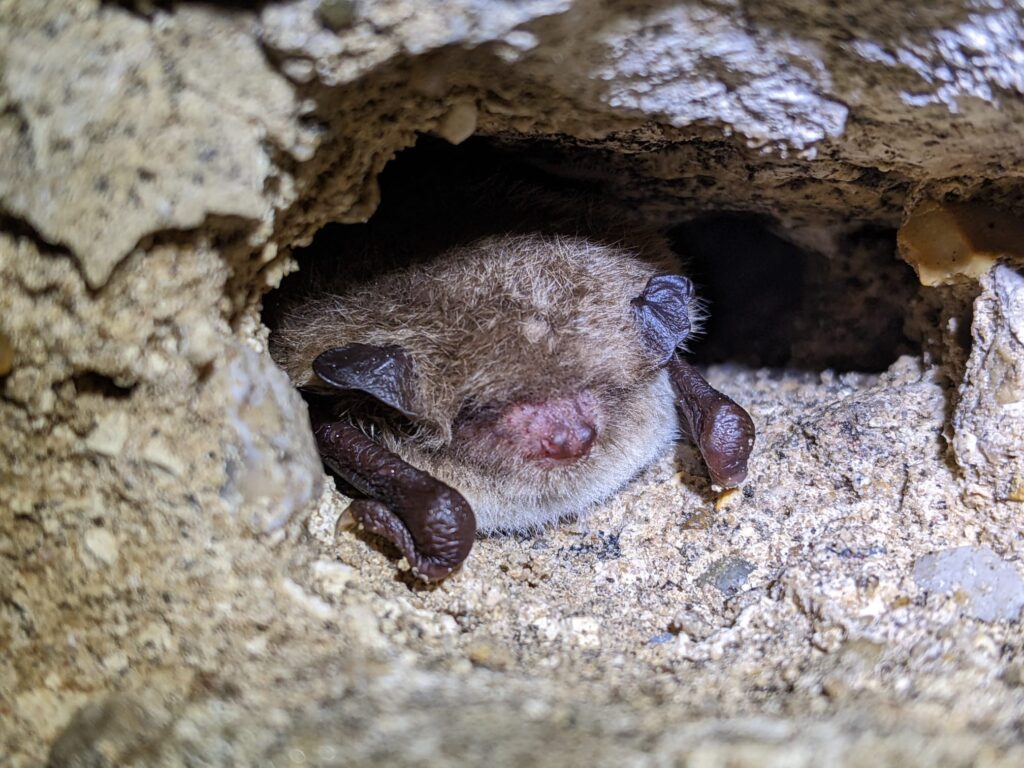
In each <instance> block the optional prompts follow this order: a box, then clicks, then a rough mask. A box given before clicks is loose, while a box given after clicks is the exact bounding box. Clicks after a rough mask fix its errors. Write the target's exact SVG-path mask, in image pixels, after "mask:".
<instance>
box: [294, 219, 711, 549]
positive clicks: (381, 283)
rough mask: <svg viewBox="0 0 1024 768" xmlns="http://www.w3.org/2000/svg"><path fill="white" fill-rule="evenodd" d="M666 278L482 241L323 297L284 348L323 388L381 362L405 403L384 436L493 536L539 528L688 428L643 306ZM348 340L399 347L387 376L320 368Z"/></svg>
mask: <svg viewBox="0 0 1024 768" xmlns="http://www.w3.org/2000/svg"><path fill="white" fill-rule="evenodd" d="M656 272H657V265H655V264H652V263H649V262H646V261H644V260H642V259H640V258H638V257H636V256H634V255H633V254H631V253H630V252H628V251H625V250H623V249H619V248H613V247H610V246H606V245H600V244H597V243H593V242H588V241H585V240H581V239H578V238H565V237H562V238H555V237H545V236H539V235H536V236H516V237H505V236H500V237H491V238H485V239H483V240H480V241H477V242H475V243H473V244H471V245H469V246H463V247H461V248H455V249H451V250H450V251H449V252H448V253H446V254H443V256H442V257H439V258H435V259H433V260H431V261H430V262H427V263H426V264H419V265H415V266H412V267H409V268H407V269H405V270H400V271H396V272H392V273H388V274H384V275H382V276H379V277H377V278H375V279H372V280H370V281H368V282H367V283H364V284H362V285H358V286H352V287H350V288H349V289H348V290H347V291H341V292H339V293H336V294H334V295H332V296H329V297H318V299H317V301H318V305H317V311H316V312H314V313H312V314H310V312H309V307H308V306H306V307H305V308H304V309H303V314H301V315H299V316H298V317H293V322H294V323H295V324H294V325H291V326H290V327H289V326H288V325H285V326H283V327H282V328H280V329H278V332H277V334H276V338H275V345H274V348H275V356H276V357H277V358H278V360H279V361H280V362H283V363H284V364H285V367H286V368H287V369H289V372H290V373H292V375H293V378H295V379H296V381H297V383H299V384H300V385H305V386H310V387H312V388H314V389H316V388H319V389H324V388H325V386H324V385H326V388H328V389H340V388H346V387H347V385H348V384H351V381H348V382H346V381H345V380H344V379H345V377H346V376H347V377H349V378H351V377H352V376H357V377H363V378H366V377H367V376H368V368H367V366H370V367H373V366H377V367H376V368H374V373H373V376H376V377H377V379H376V380H375V381H372V382H364V384H366V386H365V387H363V389H362V391H364V392H365V390H366V388H371V389H373V390H374V392H373V399H374V400H375V401H376V403H377V404H379V403H381V402H383V403H385V404H387V405H388V406H389V407H390V408H392V409H393V410H394V411H395V412H394V414H392V415H393V416H394V418H390V419H389V418H385V419H384V420H383V421H382V420H380V419H379V418H378V419H377V420H376V421H374V426H375V434H377V435H379V439H380V440H381V442H382V443H383V444H384V445H386V446H387V447H388V448H389V449H391V450H393V451H394V452H395V453H396V454H397V455H398V456H400V457H401V458H402V459H404V460H405V461H407V462H409V463H410V464H412V465H413V466H416V467H419V468H420V469H423V470H425V471H427V472H428V473H429V474H431V475H433V476H434V477H437V478H438V479H440V480H442V481H443V482H445V483H447V484H449V485H451V486H452V487H453V488H456V489H457V490H459V491H460V493H462V494H463V495H464V496H465V497H466V499H467V500H468V501H469V503H470V505H471V506H472V507H473V509H474V512H475V514H476V518H477V522H478V526H479V528H480V529H481V530H495V529H513V530H522V529H526V528H531V527H536V526H538V525H541V524H543V523H546V522H551V521H553V520H555V519H557V518H558V517H561V516H563V515H566V514H572V513H577V512H580V511H582V510H583V509H585V508H586V507H587V506H588V505H590V504H592V503H594V502H595V501H598V500H600V499H601V498H603V497H604V496H607V495H608V494H609V493H611V492H613V491H614V490H615V489H616V488H617V487H619V486H621V485H622V484H623V483H624V482H626V481H627V480H628V479H629V478H630V477H631V476H632V475H634V474H635V473H636V472H637V471H639V470H640V469H641V468H642V467H643V466H644V465H645V464H647V463H649V462H650V461H652V460H653V459H654V458H655V457H656V456H658V455H660V454H661V453H662V452H663V451H664V450H666V449H667V447H668V446H669V444H670V443H671V441H672V440H673V438H674V437H675V435H676V434H677V431H678V428H677V416H676V412H675V407H674V396H673V394H672V389H671V386H670V385H669V383H668V380H667V377H666V374H665V372H664V370H663V368H662V365H663V363H664V360H663V359H661V358H662V357H664V356H665V349H664V348H663V345H662V347H659V346H658V343H657V340H656V339H655V340H653V341H652V340H651V339H648V338H647V336H649V335H650V330H649V329H650V328H652V327H654V326H655V324H654V323H650V322H646V323H645V322H644V321H643V318H642V317H638V315H640V314H641V313H640V312H639V311H638V308H637V306H635V305H634V304H633V303H631V302H633V300H634V299H636V297H637V296H639V295H640V294H641V293H642V292H643V291H644V288H645V286H646V285H647V283H648V281H649V280H650V279H651V278H652V277H653V276H654V275H655V274H656ZM686 288H687V292H686V295H685V296H683V297H682V299H683V301H684V308H686V309H688V310H689V309H690V307H689V303H691V302H692V293H691V292H689V287H688V283H687V286H686ZM688 319H689V314H688V315H687V320H688ZM659 327H661V326H659ZM688 330H689V326H688V325H687V326H686V328H685V329H684V330H683V332H682V336H684V337H685V334H686V333H687V332H688ZM669 333H671V331H669ZM677 334H678V330H677ZM350 345H365V346H366V347H369V348H372V349H381V348H384V349H391V350H401V351H402V354H401V356H400V358H397V357H395V356H394V355H390V356H385V357H386V359H387V360H389V361H391V362H390V367H388V366H385V368H386V370H384V369H382V368H381V365H382V363H383V358H382V359H380V360H376V361H374V360H370V361H367V360H366V359H365V358H364V359H363V360H362V361H361V362H360V364H359V365H355V364H354V363H355V361H354V360H352V359H350V357H349V358H345V359H338V358H337V353H335V358H336V359H334V360H333V361H331V363H330V364H328V361H327V360H326V359H321V365H320V366H319V367H318V368H317V369H316V370H315V371H314V366H313V364H312V363H313V360H315V359H319V356H320V355H322V354H324V352H325V351H326V350H330V349H347V348H350ZM674 347H675V344H672V345H671V346H670V347H668V349H669V350H671V349H674ZM328 357H330V355H328ZM293 361H294V362H293ZM290 363H291V365H289V364H290ZM382 370H383V374H382ZM339 372H340V373H339ZM314 373H315V374H316V378H314V377H313V375H312V374H314ZM321 374H322V375H321ZM398 390H404V394H399V392H398ZM349 407H350V410H349V414H350V417H351V418H353V419H354V420H356V421H359V420H360V418H361V414H360V408H359V404H358V402H356V403H355V404H354V405H350V406H349ZM379 410H380V409H379V408H375V412H376V413H378V414H379Z"/></svg>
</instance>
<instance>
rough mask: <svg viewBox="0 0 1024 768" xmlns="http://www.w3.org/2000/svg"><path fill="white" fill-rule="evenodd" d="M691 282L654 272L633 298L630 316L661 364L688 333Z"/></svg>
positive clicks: (675, 276)
mask: <svg viewBox="0 0 1024 768" xmlns="http://www.w3.org/2000/svg"><path fill="white" fill-rule="evenodd" d="M692 301H693V283H691V282H690V281H689V280H687V279H686V278H685V277H681V276H679V275H655V276H654V277H652V278H651V279H650V280H648V281H647V287H646V288H644V292H643V293H641V294H640V295H639V296H637V297H636V298H635V299H633V300H632V301H631V302H630V304H631V306H632V308H633V317H634V318H635V319H636V322H637V324H638V325H639V326H640V336H641V337H642V338H643V342H644V345H645V346H646V347H647V348H648V350H649V351H650V352H651V353H652V354H653V355H655V356H657V358H658V364H659V365H664V364H665V363H667V362H668V361H669V359H670V358H671V357H672V355H673V354H674V353H675V351H676V348H677V347H678V346H679V345H680V344H682V343H683V342H684V341H686V337H687V336H689V335H690V303H691V302H692Z"/></svg>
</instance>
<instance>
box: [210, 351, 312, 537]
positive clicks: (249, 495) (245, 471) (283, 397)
mask: <svg viewBox="0 0 1024 768" xmlns="http://www.w3.org/2000/svg"><path fill="white" fill-rule="evenodd" d="M210 385H211V386H213V387H216V388H219V389H220V390H221V391H222V392H223V406H224V409H225V415H226V418H227V422H228V425H229V426H230V427H231V429H232V430H233V432H234V435H235V440H234V442H233V443H232V444H230V445H229V446H227V448H226V453H227V455H228V466H227V467H226V473H227V482H226V483H225V485H224V487H223V488H222V489H221V496H222V497H223V498H224V499H225V500H227V501H228V502H229V503H231V504H233V505H234V506H236V507H238V508H244V509H246V510H248V511H249V512H248V514H249V519H248V520H247V522H248V524H249V525H250V527H251V528H252V529H253V530H255V531H256V532H258V533H269V532H271V531H274V530H277V529H278V528H280V527H281V526H282V525H284V524H285V523H286V522H287V521H288V519H289V518H290V517H291V516H292V515H293V514H294V513H295V512H297V511H299V510H302V509H304V508H306V507H307V506H308V505H309V504H310V503H311V502H312V501H313V499H315V498H316V497H317V496H319V495H320V490H321V486H322V483H323V476H324V473H323V469H322V468H321V465H320V456H319V454H318V453H317V451H316V446H315V445H314V443H313V431H312V428H311V427H310V425H309V416H308V414H307V411H306V404H305V403H304V402H303V400H302V398H301V397H299V394H298V392H296V391H295V389H294V388H293V387H292V385H291V382H289V381H288V378H287V377H286V376H285V375H284V373H282V372H281V371H280V370H279V369H278V368H277V367H275V366H274V364H273V363H272V362H271V361H270V358H268V357H267V356H266V355H261V354H258V353H256V352H253V351H252V350H251V349H249V348H247V347H243V346H241V345H238V346H236V347H235V350H234V351H233V352H231V353H229V355H228V359H227V361H226V362H225V364H223V365H222V366H220V367H219V368H218V369H217V371H216V373H215V374H214V376H213V379H212V380H211V382H210Z"/></svg>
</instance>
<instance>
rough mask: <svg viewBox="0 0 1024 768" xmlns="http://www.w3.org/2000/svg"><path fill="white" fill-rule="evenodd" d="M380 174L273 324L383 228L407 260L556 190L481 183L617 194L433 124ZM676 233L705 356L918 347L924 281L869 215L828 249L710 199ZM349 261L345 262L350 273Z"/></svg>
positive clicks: (303, 260)
mask: <svg viewBox="0 0 1024 768" xmlns="http://www.w3.org/2000/svg"><path fill="white" fill-rule="evenodd" d="M577 151H578V152H579V153H581V154H587V153H594V152H596V151H598V150H593V149H583V148H581V149H579V150H577ZM582 164H585V162H581V165H582ZM539 166H543V168H542V167H539ZM379 182H380V187H381V205H380V207H379V209H378V211H377V212H376V213H375V214H374V216H373V217H371V219H370V220H369V221H368V222H367V223H365V224H346V225H342V224H328V225H327V226H325V227H324V228H323V229H321V230H320V232H319V233H318V234H317V235H316V237H315V238H314V240H313V242H312V244H311V245H310V246H309V247H307V248H305V249H302V250H300V251H298V252H297V253H296V256H297V258H298V261H299V264H300V270H299V272H297V273H295V274H293V275H291V276H289V277H288V278H286V280H285V281H284V283H283V284H282V289H284V290H280V291H275V292H272V293H271V294H270V295H268V296H267V297H266V299H265V302H264V322H266V323H267V324H268V325H269V326H270V327H271V328H273V327H274V325H275V321H274V317H275V313H276V310H277V307H278V302H279V296H281V295H285V294H287V293H288V289H289V288H291V287H293V286H296V285H299V284H301V283H302V282H304V281H310V280H317V279H318V275H320V274H324V273H327V272H333V271H334V266H335V265H337V264H338V262H337V260H338V259H346V258H349V257H350V256H351V255H352V254H355V253H359V252H363V251H368V252H370V253H371V256H372V259H373V260H374V262H373V263H384V262H386V260H387V258H389V257H392V256H394V254H385V253H374V252H373V244H374V242H376V240H377V239H378V237H379V235H380V233H382V232H384V231H386V232H387V233H388V235H389V238H388V239H389V240H391V241H392V242H394V241H395V240H396V235H397V236H398V240H399V241H400V242H403V243H406V242H407V243H408V248H407V249H406V253H404V254H400V255H399V257H400V259H402V260H406V259H419V258H429V256H430V255H431V254H433V253H436V252H437V251H439V250H441V249H442V248H444V247H447V246H450V245H452V244H455V243H458V242H465V241H468V240H471V239H475V238H477V237H480V236H482V235H486V234H494V233H498V232H505V231H513V232H515V231H523V230H528V229H530V228H531V227H534V226H535V224H536V222H537V221H538V220H541V219H543V217H544V215H545V210H544V207H545V206H546V205H547V204H548V201H547V200H544V199H541V200H537V201H536V204H535V205H532V206H531V205H529V204H528V205H527V210H523V205H522V203H523V200H519V201H518V203H517V205H503V204H502V196H501V194H498V195H494V194H491V193H488V194H485V195H481V194H480V190H481V189H490V188H491V187H492V186H493V185H497V186H498V187H499V188H500V189H501V190H506V189H508V190H511V191H512V194H515V190H517V189H519V188H521V187H526V188H529V189H538V188H539V189H543V190H545V191H548V190H550V191H551V193H552V195H553V197H554V198H557V199H558V200H559V201H561V203H560V205H563V206H564V203H565V201H569V205H571V204H572V201H574V200H578V201H580V206H581V207H586V206H587V205H589V203H588V201H593V200H598V199H599V200H601V204H602V206H603V207H604V208H603V209H604V210H607V209H608V208H611V210H614V206H615V198H614V195H612V194H610V190H607V189H605V188H603V186H602V183H601V181H600V180H599V179H594V178H589V177H587V178H568V177H565V176H560V175H559V174H558V173H556V172H555V171H554V170H553V169H552V167H551V166H550V165H549V164H547V163H545V162H544V155H543V153H541V155H540V156H539V158H538V157H534V156H533V155H532V154H531V153H530V151H529V147H528V145H524V144H517V145H516V147H515V150H514V151H512V150H510V149H508V148H507V147H504V148H499V147H497V146H496V145H495V144H493V143H491V142H489V141H488V140H486V139H481V138H476V139H470V140H469V141H467V142H465V143H463V144H462V145H459V146H457V147H453V146H451V145H449V144H447V143H446V142H443V141H440V140H437V139H433V138H430V137H423V138H421V139H420V141H419V142H418V143H417V145H416V146H415V147H413V148H411V149H408V150H406V151H404V152H402V153H399V155H398V156H397V157H396V158H395V160H393V161H392V162H391V163H389V164H388V166H387V167H386V168H385V170H384V172H383V173H382V174H381V177H380V179H379ZM502 194H503V192H502ZM487 199H489V200H490V202H489V203H487V204H484V205H481V200H487ZM527 202H528V203H529V200H528V201H527ZM562 213H563V214H564V210H563V211H562ZM640 213H641V214H642V211H641V212H640ZM783 213H785V212H782V211H780V216H781V214H783ZM623 219H624V220H626V219H629V220H633V221H636V220H637V211H636V210H624V211H623ZM666 235H667V239H668V241H669V243H670V245H671V247H672V248H673V250H674V251H676V253H677V254H678V255H679V256H680V259H681V261H682V262H683V264H684V267H683V271H684V272H685V274H687V275H688V276H689V277H691V279H693V281H694V283H695V284H696V285H697V287H698V291H699V294H700V296H701V297H702V298H703V299H704V301H705V303H706V306H707V310H708V314H707V317H706V318H705V320H704V323H703V332H702V333H701V334H700V335H699V336H697V337H695V338H693V339H692V340H691V343H690V344H689V345H688V346H689V352H690V355H691V357H692V359H694V360H695V361H696V362H698V363H699V364H704V365H709V364H718V363H735V364H739V365H743V366H749V367H755V368H760V367H768V368H790V369H798V370H805V371H821V370H825V369H832V370H835V371H838V372H844V371H861V372H880V371H883V370H885V369H886V368H887V367H888V366H889V365H890V364H891V363H892V362H894V361H895V360H896V359H897V358H898V357H899V356H900V355H903V354H914V353H917V352H919V351H920V350H919V345H918V344H917V343H916V342H915V341H913V340H911V339H910V338H909V337H908V336H907V334H906V333H905V331H904V326H905V325H906V317H907V315H908V313H909V312H910V309H911V306H912V305H913V303H914V301H915V298H916V297H917V295H918V292H919V290H920V288H919V286H918V284H917V280H916V278H915V276H914V273H913V271H912V270H911V269H910V268H909V267H908V266H907V265H906V264H904V263H903V262H901V261H899V260H898V258H897V257H896V233H895V231H893V230H891V229H883V228H875V227H864V228H862V229H860V230H858V231H856V232H855V233H853V234H849V235H846V236H845V237H844V238H843V239H842V240H840V241H839V242H838V244H837V247H836V248H835V252H833V253H830V254H829V255H827V256H826V255H823V254H819V253H815V252H812V251H809V250H805V249H802V248H800V247H799V246H797V245H795V244H794V243H792V242H790V241H788V240H787V239H786V237H785V231H784V230H783V229H782V228H781V227H780V226H779V225H778V224H777V223H776V222H775V221H773V220H771V219H769V218H766V217H762V216H757V215H752V214H748V213H743V212H720V211H719V212H710V213H709V214H708V215H707V216H705V217H698V218H692V219H690V220H688V221H682V222H680V223H678V224H677V225H676V226H674V227H672V228H670V229H669V230H668V231H667V232H666ZM350 268H351V269H355V266H354V265H344V266H343V267H342V270H343V273H344V270H348V269H350Z"/></svg>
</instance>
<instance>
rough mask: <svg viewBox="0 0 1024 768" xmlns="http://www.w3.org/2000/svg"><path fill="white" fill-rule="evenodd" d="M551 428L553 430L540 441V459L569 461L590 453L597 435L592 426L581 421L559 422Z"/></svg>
mask: <svg viewBox="0 0 1024 768" xmlns="http://www.w3.org/2000/svg"><path fill="white" fill-rule="evenodd" d="M551 426H552V427H553V428H552V429H551V430H549V432H548V434H547V435H545V436H544V437H542V438H541V441H540V448H541V455H542V458H545V459H554V460H556V461H570V460H572V459H580V458H583V457H584V456H586V455H587V453H589V452H590V446H591V445H593V443H594V437H596V435H597V432H596V430H595V429H594V427H593V426H591V425H590V424H588V423H587V422H585V421H583V420H580V421H572V420H569V421H559V422H556V423H555V424H553V425H551Z"/></svg>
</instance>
